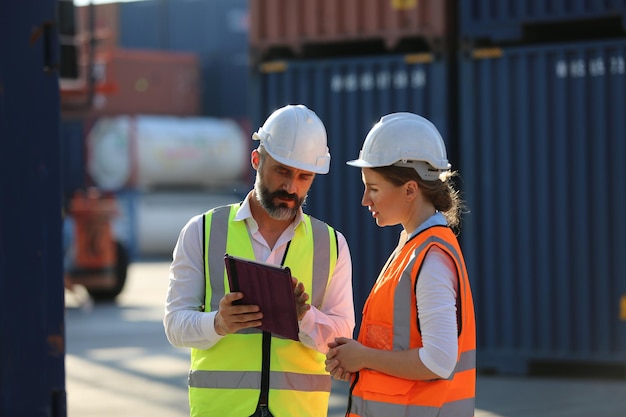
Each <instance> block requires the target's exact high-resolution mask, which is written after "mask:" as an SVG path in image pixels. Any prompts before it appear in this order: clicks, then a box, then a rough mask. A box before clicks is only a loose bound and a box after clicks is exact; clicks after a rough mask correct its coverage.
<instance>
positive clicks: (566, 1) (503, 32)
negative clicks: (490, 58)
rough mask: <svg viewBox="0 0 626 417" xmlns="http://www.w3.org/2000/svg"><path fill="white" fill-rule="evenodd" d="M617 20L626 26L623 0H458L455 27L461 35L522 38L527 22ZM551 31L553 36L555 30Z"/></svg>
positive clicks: (624, 2) (517, 39)
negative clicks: (457, 19)
mask: <svg viewBox="0 0 626 417" xmlns="http://www.w3.org/2000/svg"><path fill="white" fill-rule="evenodd" d="M608 18H617V19H621V26H622V29H624V28H626V1H625V0H605V1H581V0H578V1H571V0H548V1H546V0H522V1H519V0H470V1H466V0H465V1H464V0H461V1H459V26H460V35H461V37H463V38H467V39H474V38H488V39H491V40H494V41H503V40H513V41H519V40H522V37H523V31H524V26H525V25H529V24H549V23H552V24H554V23H563V22H570V23H579V24H581V25H582V24H584V21H588V20H592V19H608ZM552 33H553V34H554V35H555V36H556V35H558V34H557V33H554V31H552Z"/></svg>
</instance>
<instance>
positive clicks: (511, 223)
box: [460, 40, 626, 372]
mask: <svg viewBox="0 0 626 417" xmlns="http://www.w3.org/2000/svg"><path fill="white" fill-rule="evenodd" d="M474 52H475V53H474V54H473V55H472V56H467V55H465V56H463V57H462V58H461V62H460V77H461V78H460V87H461V88H460V95H461V96H460V99H461V109H460V115H461V132H462V133H461V134H462V137H461V139H460V158H461V159H460V172H461V175H462V184H463V190H464V197H465V199H466V200H467V202H468V203H469V207H470V209H471V213H470V214H468V215H467V216H466V217H465V220H464V223H463V234H462V238H461V241H462V245H463V248H464V253H465V256H466V260H467V264H468V268H469V275H470V279H471V280H472V285H473V290H474V296H475V305H476V312H477V331H478V359H479V360H478V364H479V366H482V367H483V368H495V369H498V370H500V371H513V372H526V371H527V370H528V369H529V366H532V365H533V364H535V363H541V362H557V363H558V362H559V361H581V362H591V363H596V364H600V363H606V364H610V363H613V364H614V363H621V364H626V256H625V255H626V217H625V216H624V207H626V164H625V163H624V159H625V157H626V117H625V114H626V106H625V103H626V41H625V40H619V41H604V42H598V43H581V44H553V45H549V46H526V47H515V48H507V49H503V50H490V51H474Z"/></svg>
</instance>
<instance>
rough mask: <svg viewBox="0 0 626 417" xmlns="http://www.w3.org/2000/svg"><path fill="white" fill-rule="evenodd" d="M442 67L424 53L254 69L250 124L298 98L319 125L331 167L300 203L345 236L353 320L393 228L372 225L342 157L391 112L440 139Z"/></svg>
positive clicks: (354, 151)
mask: <svg viewBox="0 0 626 417" xmlns="http://www.w3.org/2000/svg"><path fill="white" fill-rule="evenodd" d="M447 73H448V64H447V62H445V61H442V60H433V56H432V55H430V54H425V55H379V56H371V57H359V58H341V59H339V58H335V59H320V60H301V61H298V60H290V61H283V62H267V63H265V64H263V65H262V66H261V68H260V69H259V70H258V71H255V72H254V74H253V82H252V85H253V92H252V97H253V98H254V100H255V102H254V105H253V108H254V109H255V111H254V112H253V117H252V121H253V125H252V128H253V129H256V127H258V126H260V125H261V124H262V123H263V121H264V120H265V118H266V117H267V116H268V115H269V114H270V113H271V112H272V111H273V110H275V109H277V108H279V107H282V106H284V105H286V104H305V105H306V106H307V107H309V108H310V109H312V110H314V111H315V112H316V113H317V114H318V115H319V116H320V118H321V119H322V121H323V122H324V124H325V125H326V129H327V133H328V146H329V148H330V153H331V167H330V172H329V174H328V175H319V176H317V178H316V179H315V182H314V184H313V186H312V188H311V191H310V193H309V196H310V199H309V200H308V202H307V204H306V207H305V210H306V212H308V213H309V214H311V215H313V216H315V217H317V218H319V219H321V220H324V221H326V222H328V223H330V224H331V225H332V226H334V227H335V228H336V229H338V230H339V231H341V232H342V233H343V234H344V235H345V236H346V239H347V241H348V244H349V245H350V248H351V252H352V260H353V273H354V279H353V282H354V298H355V307H356V311H357V320H360V312H361V309H362V307H363V304H364V302H365V299H366V297H367V295H368V294H369V291H370V289H371V287H372V285H373V283H374V281H375V279H376V277H377V275H378V273H379V271H380V268H381V267H382V266H383V264H384V262H385V260H386V259H387V257H388V256H389V254H390V253H391V251H392V250H393V248H394V247H395V246H396V244H397V240H398V237H399V233H400V229H399V228H398V226H396V227H385V228H379V227H378V226H376V224H375V221H374V220H373V219H372V218H371V216H370V214H369V212H368V210H367V208H364V207H362V206H361V197H362V194H363V183H362V182H361V172H360V170H359V169H356V168H353V167H349V166H347V165H346V161H348V160H350V159H354V158H356V157H358V154H359V150H360V149H361V144H362V143H363V140H364V138H365V136H366V134H367V132H368V131H369V129H370V128H371V127H372V126H373V124H374V123H376V122H377V121H378V119H379V118H380V117H381V116H382V115H385V114H388V113H391V112H397V111H411V112H414V113H418V114H421V115H423V116H425V117H427V118H430V119H431V120H432V121H433V123H435V125H437V127H438V128H439V129H440V131H441V133H442V135H443V136H444V138H446V137H447V130H448V129H447V123H448V119H447V110H448V109H447V104H448V102H447V97H448V96H447V82H446V78H447ZM358 324H359V323H357V325H358Z"/></svg>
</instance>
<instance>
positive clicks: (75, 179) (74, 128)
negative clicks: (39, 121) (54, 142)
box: [60, 120, 86, 199]
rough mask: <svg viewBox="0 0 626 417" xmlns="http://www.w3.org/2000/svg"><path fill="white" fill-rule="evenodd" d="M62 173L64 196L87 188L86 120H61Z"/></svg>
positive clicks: (69, 195)
mask: <svg viewBox="0 0 626 417" xmlns="http://www.w3.org/2000/svg"><path fill="white" fill-rule="evenodd" d="M60 133H61V134H60V138H61V174H62V177H61V178H62V180H63V197H64V198H65V199H68V198H70V197H72V196H73V195H74V192H75V191H76V190H78V189H84V188H85V185H86V183H85V122H84V121H83V120H61V132H60Z"/></svg>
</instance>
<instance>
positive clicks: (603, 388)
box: [66, 262, 626, 417]
mask: <svg viewBox="0 0 626 417" xmlns="http://www.w3.org/2000/svg"><path fill="white" fill-rule="evenodd" d="M168 266H169V265H168V263H167V262H139V263H134V264H132V265H131V267H130V270H129V276H128V284H127V287H126V288H125V289H124V292H123V293H122V294H121V295H120V296H119V297H118V299H117V300H116V302H115V303H108V304H99V303H94V304H92V303H89V302H85V299H84V295H83V296H82V298H81V296H80V294H78V295H77V294H67V296H66V305H67V315H66V329H67V333H66V335H67V340H66V392H67V402H68V413H67V415H68V417H112V416H133V417H142V416H145V417H185V416H188V406H187V388H186V375H187V368H188V365H189V351H188V350H186V349H176V348H173V347H172V346H171V345H170V344H169V343H168V341H167V339H166V338H165V335H164V333H163V326H162V324H161V320H162V317H163V302H164V300H165V291H166V288H167V273H168ZM347 392H348V385H347V383H345V382H337V381H335V382H334V385H333V391H332V395H331V401H330V406H329V413H328V415H329V417H340V416H343V415H344V413H345V406H346V399H347ZM475 415H476V417H596V416H606V417H626V379H625V378H622V379H599V378H562V377H561V378H557V377H549V376H548V377H532V378H531V377H519V376H518V377H516V376H501V375H479V376H478V379H477V396H476V414H475Z"/></svg>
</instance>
